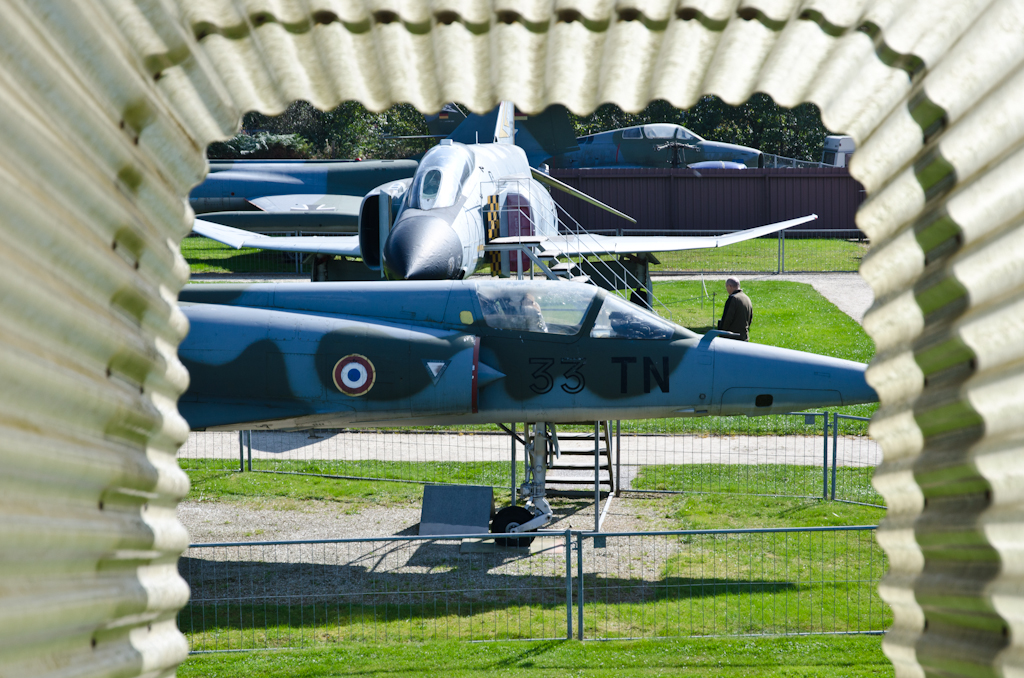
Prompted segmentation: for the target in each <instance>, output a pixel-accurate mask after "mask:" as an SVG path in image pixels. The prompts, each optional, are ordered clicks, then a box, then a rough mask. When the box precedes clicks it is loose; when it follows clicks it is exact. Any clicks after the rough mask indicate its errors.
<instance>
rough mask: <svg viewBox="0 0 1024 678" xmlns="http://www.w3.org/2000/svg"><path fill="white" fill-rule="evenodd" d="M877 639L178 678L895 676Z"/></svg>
mask: <svg viewBox="0 0 1024 678" xmlns="http://www.w3.org/2000/svg"><path fill="white" fill-rule="evenodd" d="M881 645H882V640H881V638H880V637H879V636H848V637H833V638H822V637H810V638H806V637H804V638H737V639H731V638H730V639H725V638H715V639H699V640H692V639H683V640H661V641H621V642H615V643H579V642H576V641H541V642H498V643H487V644H483V645H481V644H470V643H458V642H436V643H401V644H372V643H367V644H364V643H347V644H343V645H339V646H337V647H332V648H330V649H310V650H293V651H278V652H251V653H243V654H230V655H226V654H215V655H193V656H191V657H189V658H188V660H187V661H186V662H185V663H184V664H182V665H181V667H180V668H179V669H178V675H179V676H180V677H181V678H192V677H193V676H195V677H199V676H203V677H209V678H249V677H250V676H253V675H261V676H280V677H281V678H311V677H312V676H323V677H330V676H420V675H443V676H446V677H450V678H463V677H466V678H469V677H474V676H481V677H483V676H488V677H490V676H498V677H501V678H519V677H521V678H545V677H548V676H551V677H558V678H561V677H562V676H570V677H573V676H576V677H583V676H595V677H596V676H609V677H610V676H616V677H621V676H694V677H697V676H700V677H704V676H735V677H736V678H741V677H743V678H745V677H748V676H766V677H768V678H783V677H785V678H797V677H800V676H836V677H837V678H860V677H865V678H866V677H868V676H892V675H894V672H893V668H892V665H891V664H890V663H889V661H888V659H886V657H885V655H884V654H882V649H881Z"/></svg>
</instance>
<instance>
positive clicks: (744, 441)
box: [178, 431, 881, 467]
mask: <svg viewBox="0 0 1024 678" xmlns="http://www.w3.org/2000/svg"><path fill="white" fill-rule="evenodd" d="M837 442H838V445H837V448H838V449H837V450H836V465H837V466H859V467H866V466H877V465H878V464H879V463H880V462H881V451H880V450H879V448H878V445H877V444H876V443H875V442H874V441H873V440H871V439H869V438H867V437H866V436H839V438H838V440H837ZM244 453H245V454H247V450H245V451H244ZM621 454H622V457H621V463H622V464H623V465H629V466H648V465H668V464H793V465H799V466H818V467H820V466H822V464H823V463H824V460H825V457H826V456H827V457H828V463H829V465H831V463H832V441H831V436H830V438H829V441H828V445H827V447H826V445H825V441H824V440H823V439H822V437H821V436H820V435H819V436H799V435H789V436H767V435H766V436H749V435H730V436H701V435H625V434H624V435H623V436H622V451H621ZM511 455H512V445H511V442H510V440H509V437H508V436H507V435H502V434H472V433H469V434H463V435H459V434H452V433H434V432H424V433H391V432H381V431H367V432H355V431H345V432H340V433H337V432H333V431H315V432H310V431H300V432H290V431H254V432H253V434H252V458H253V459H254V460H258V459H279V460H297V461H382V462H396V461H399V462H446V463H451V462H493V461H502V462H503V461H508V460H509V459H510V458H511ZM178 456H179V458H182V459H238V458H239V434H238V433H237V432H228V433H219V432H200V433H192V434H190V435H189V438H188V442H187V443H186V444H185V445H183V446H182V447H181V449H180V450H179V452H178ZM516 457H517V460H519V461H522V459H523V449H522V446H521V445H517V446H516Z"/></svg>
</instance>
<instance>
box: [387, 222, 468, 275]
mask: <svg viewBox="0 0 1024 678" xmlns="http://www.w3.org/2000/svg"><path fill="white" fill-rule="evenodd" d="M383 264H384V271H385V272H386V273H387V276H388V278H390V279H392V280H450V279H452V278H456V277H458V275H459V272H460V271H461V270H462V241H461V240H460V239H459V235H458V234H457V233H456V232H455V230H454V229H453V228H452V227H451V226H450V225H449V224H448V222H446V221H445V220H444V219H441V218H439V217H436V216H431V215H429V214H418V215H411V216H408V217H405V218H402V219H399V220H398V222H397V223H396V224H395V226H394V227H393V228H392V230H391V235H389V236H388V239H387V241H386V242H385V243H384V262H383Z"/></svg>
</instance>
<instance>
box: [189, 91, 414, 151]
mask: <svg viewBox="0 0 1024 678" xmlns="http://www.w3.org/2000/svg"><path fill="white" fill-rule="evenodd" d="M426 133H427V127H426V124H425V123H424V122H423V115H422V114H420V112H419V111H417V110H416V109H415V108H414V107H413V106H411V105H409V104H398V105H396V106H393V107H391V108H390V109H388V110H386V111H383V112H381V113H372V112H370V111H368V110H366V108H365V107H363V106H362V104H360V103H358V102H355V101H346V102H345V103H343V104H341V105H340V106H338V107H337V108H335V109H334V110H331V111H321V110H318V109H317V108H315V107H314V106H312V105H311V104H309V103H308V102H305V101H296V102H294V103H293V104H292V105H290V106H289V107H288V108H287V109H286V110H285V112H284V113H282V114H281V115H278V116H267V115H263V114H261V113H255V112H251V113H247V114H246V115H245V118H244V119H243V122H242V132H241V133H240V134H239V137H258V136H260V135H294V136H295V137H298V138H299V139H301V142H299V145H301V144H305V145H306V146H305V148H306V151H305V155H304V156H302V157H307V158H317V159H329V158H406V157H410V156H414V155H418V154H420V153H423V152H424V151H425V150H426V149H427V148H428V147H429V145H428V144H427V143H425V142H424V141H423V140H404V139H385V138H384V137H385V136H388V135H395V136H408V135H415V134H426ZM268 138H269V137H268ZM224 145H227V146H239V147H242V146H246V145H247V141H246V140H238V138H237V137H236V139H234V140H231V141H229V142H227V143H226V144H224ZM224 145H221V144H218V145H217V147H216V148H214V147H213V146H211V149H210V151H209V153H211V154H210V157H211V158H212V157H215V156H214V154H217V153H222V152H223V148H222V147H223V146H224ZM248 145H251V144H248ZM218 157H223V156H218ZM228 157H250V158H256V157H296V156H295V155H277V156H274V155H267V154H264V155H257V154H253V153H249V154H246V155H243V156H228Z"/></svg>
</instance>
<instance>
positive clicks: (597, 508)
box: [594, 421, 612, 532]
mask: <svg viewBox="0 0 1024 678" xmlns="http://www.w3.org/2000/svg"><path fill="white" fill-rule="evenodd" d="M605 443H606V444H608V445H611V441H610V440H606V441H605ZM600 449H601V422H599V421H595V422H594V532H600V531H601V453H600ZM611 473H612V470H611V469H608V475H609V476H610V475H611Z"/></svg>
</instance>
